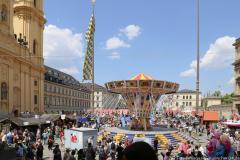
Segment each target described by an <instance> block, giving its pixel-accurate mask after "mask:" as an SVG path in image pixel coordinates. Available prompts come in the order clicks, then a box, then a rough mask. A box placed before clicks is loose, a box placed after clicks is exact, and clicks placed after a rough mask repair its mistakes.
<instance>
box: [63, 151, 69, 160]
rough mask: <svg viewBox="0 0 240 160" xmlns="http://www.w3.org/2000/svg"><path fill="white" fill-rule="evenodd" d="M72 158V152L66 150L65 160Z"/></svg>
mask: <svg viewBox="0 0 240 160" xmlns="http://www.w3.org/2000/svg"><path fill="white" fill-rule="evenodd" d="M69 158H70V150H69V149H66V151H65V153H64V155H63V160H69Z"/></svg>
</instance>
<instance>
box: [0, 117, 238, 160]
mask: <svg viewBox="0 0 240 160" xmlns="http://www.w3.org/2000/svg"><path fill="white" fill-rule="evenodd" d="M79 117H80V118H79V120H78V121H77V122H75V123H72V122H70V123H67V124H66V123H55V124H54V123H52V125H50V126H45V127H40V128H38V129H37V130H35V131H33V130H32V128H27V127H25V128H24V129H23V128H21V127H20V128H11V129H10V130H9V131H5V130H2V131H1V134H0V140H1V143H2V144H6V145H8V146H11V147H13V148H15V150H16V157H17V158H18V159H26V160H42V159H43V152H44V150H48V152H51V153H52V155H53V159H54V160H95V158H96V157H97V159H99V160H108V159H109V160H130V159H131V154H130V153H131V152H133V151H132V149H133V148H134V147H132V146H134V145H135V143H133V139H129V138H128V137H127V136H123V137H122V139H120V140H118V141H116V139H114V137H113V136H111V135H106V136H103V137H102V139H101V140H100V141H98V143H97V146H94V145H93V143H92V142H91V141H88V145H87V147H86V148H84V149H79V150H70V149H67V148H66V149H64V129H65V128H73V127H82V126H83V127H90V128H95V129H98V130H99V133H101V132H104V128H105V127H109V126H115V127H120V126H123V125H129V122H130V120H131V117H130V116H129V115H124V114H122V113H118V112H116V113H111V114H108V113H106V114H102V115H100V114H99V113H95V114H93V113H90V112H86V113H82V114H81V115H79ZM198 118H199V117H197V116H191V115H180V114H175V115H174V114H167V113H166V114H156V115H155V117H154V118H153V123H152V124H153V125H156V126H157V125H165V126H166V127H169V128H177V129H178V132H179V133H183V134H185V135H188V137H192V139H191V140H187V139H186V140H185V141H182V142H179V143H178V144H176V146H175V145H172V144H171V141H169V144H168V147H167V148H166V150H161V151H159V148H158V146H159V145H161V142H160V141H158V140H157V139H155V140H154V143H153V144H152V146H147V145H148V144H147V145H146V144H143V143H140V144H137V145H136V146H135V147H136V148H138V149H140V150H141V149H142V148H141V146H145V147H146V148H148V147H150V148H151V149H149V148H148V150H152V151H153V152H154V155H155V156H156V159H157V158H158V157H162V159H164V160H168V159H172V158H174V159H180V158H191V159H194V158H198V159H205V158H215V157H233V158H236V157H240V132H238V131H235V132H233V131H232V130H230V129H229V128H227V127H226V126H224V125H222V123H221V122H219V123H216V124H204V125H202V124H199V119H198ZM196 135H197V137H198V138H199V137H201V136H203V137H204V136H205V137H206V138H207V139H208V142H207V143H205V144H204V143H199V142H198V140H196V139H194V137H195V136H196ZM44 146H46V147H44ZM136 148H135V149H136ZM150 152H151V151H150ZM137 155H138V154H137ZM142 156H143V155H142ZM148 156H150V155H148Z"/></svg>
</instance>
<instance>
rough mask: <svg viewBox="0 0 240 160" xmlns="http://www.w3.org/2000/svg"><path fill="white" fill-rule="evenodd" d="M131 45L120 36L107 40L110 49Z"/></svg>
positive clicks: (107, 46) (107, 47)
mask: <svg viewBox="0 0 240 160" xmlns="http://www.w3.org/2000/svg"><path fill="white" fill-rule="evenodd" d="M129 47H130V45H129V44H127V43H126V42H124V41H123V40H121V39H120V38H118V37H112V38H109V39H108V40H107V41H106V47H105V48H106V49H108V50H110V49H117V48H129Z"/></svg>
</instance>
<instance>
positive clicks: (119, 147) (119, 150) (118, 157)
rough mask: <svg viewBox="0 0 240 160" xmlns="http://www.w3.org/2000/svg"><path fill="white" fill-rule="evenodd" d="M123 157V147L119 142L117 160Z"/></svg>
mask: <svg viewBox="0 0 240 160" xmlns="http://www.w3.org/2000/svg"><path fill="white" fill-rule="evenodd" d="M122 155H123V147H122V143H121V142H120V143H119V144H118V146H117V160H121V159H122Z"/></svg>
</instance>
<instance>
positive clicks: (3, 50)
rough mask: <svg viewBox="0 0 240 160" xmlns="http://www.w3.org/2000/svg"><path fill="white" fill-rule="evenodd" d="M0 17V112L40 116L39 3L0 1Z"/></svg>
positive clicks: (42, 20)
mask: <svg viewBox="0 0 240 160" xmlns="http://www.w3.org/2000/svg"><path fill="white" fill-rule="evenodd" d="M0 13H1V14H0V37H1V38H0V75H1V76H0V112H9V113H10V112H13V111H17V112H26V111H28V112H43V107H44V104H43V95H44V90H43V89H44V65H43V29H44V24H45V22H46V20H45V18H44V12H43V0H1V1H0Z"/></svg>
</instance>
